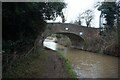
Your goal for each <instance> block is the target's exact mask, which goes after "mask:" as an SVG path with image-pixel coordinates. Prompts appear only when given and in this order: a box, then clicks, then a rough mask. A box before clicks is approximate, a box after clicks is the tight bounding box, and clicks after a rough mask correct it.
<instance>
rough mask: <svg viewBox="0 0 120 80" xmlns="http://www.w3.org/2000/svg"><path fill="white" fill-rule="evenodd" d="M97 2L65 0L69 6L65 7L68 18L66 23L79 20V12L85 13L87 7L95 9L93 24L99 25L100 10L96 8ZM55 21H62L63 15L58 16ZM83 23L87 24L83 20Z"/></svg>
mask: <svg viewBox="0 0 120 80" xmlns="http://www.w3.org/2000/svg"><path fill="white" fill-rule="evenodd" d="M95 2H96V0H65V3H67V8H65V9H63V12H64V15H65V19H66V22H65V23H70V22H71V21H75V20H77V17H78V16H79V14H81V13H83V12H84V11H85V10H87V9H92V10H94V15H95V16H94V20H93V21H92V23H91V26H92V27H99V15H100V11H98V10H97V9H95V8H94V4H95ZM54 22H62V19H61V17H58V18H57V19H56V21H54ZM82 25H84V26H86V24H85V22H82Z"/></svg>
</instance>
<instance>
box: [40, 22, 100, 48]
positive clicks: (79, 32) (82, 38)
mask: <svg viewBox="0 0 120 80" xmlns="http://www.w3.org/2000/svg"><path fill="white" fill-rule="evenodd" d="M52 34H63V35H66V36H68V37H69V38H70V40H71V42H72V46H74V47H76V48H79V49H82V48H83V47H84V45H85V44H86V42H87V41H89V40H92V39H93V38H94V37H96V36H97V35H98V34H99V29H96V28H89V27H85V26H80V25H75V24H70V23H48V24H47V26H46V29H45V31H44V32H43V33H42V35H41V36H40V38H39V40H40V41H39V43H41V42H42V43H43V41H44V39H45V38H47V36H50V35H52ZM41 38H42V39H41ZM41 40H42V41H41Z"/></svg>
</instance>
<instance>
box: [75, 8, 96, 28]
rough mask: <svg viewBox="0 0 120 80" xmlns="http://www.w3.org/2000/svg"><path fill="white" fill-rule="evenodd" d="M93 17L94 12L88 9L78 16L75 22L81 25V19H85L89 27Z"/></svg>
mask: <svg viewBox="0 0 120 80" xmlns="http://www.w3.org/2000/svg"><path fill="white" fill-rule="evenodd" d="M93 18H94V13H93V11H92V10H90V9H88V10H86V11H84V12H83V13H82V14H80V15H79V16H78V20H77V21H75V23H78V24H79V25H81V22H82V19H83V20H85V23H86V26H87V27H91V21H92V20H93Z"/></svg>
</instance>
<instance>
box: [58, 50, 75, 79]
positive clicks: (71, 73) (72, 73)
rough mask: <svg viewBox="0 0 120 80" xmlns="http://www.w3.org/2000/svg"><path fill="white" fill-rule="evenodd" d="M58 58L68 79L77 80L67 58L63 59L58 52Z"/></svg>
mask: <svg viewBox="0 0 120 80" xmlns="http://www.w3.org/2000/svg"><path fill="white" fill-rule="evenodd" d="M58 56H59V57H60V58H61V59H62V60H63V63H64V65H65V69H66V71H67V72H68V74H69V75H70V77H71V78H73V79H74V80H77V75H76V73H75V71H73V67H72V65H71V63H70V62H69V60H68V59H67V58H65V56H64V54H63V53H62V52H58Z"/></svg>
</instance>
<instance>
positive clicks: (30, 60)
mask: <svg viewBox="0 0 120 80" xmlns="http://www.w3.org/2000/svg"><path fill="white" fill-rule="evenodd" d="M66 63H67V65H65V64H66ZM68 65H70V64H68V62H67V61H66V59H65V58H64V59H63V56H60V55H58V54H57V52H56V51H52V50H49V49H38V50H37V53H33V54H30V55H28V56H27V57H25V58H22V59H20V60H18V61H16V62H15V63H14V64H13V65H12V67H11V68H9V69H7V71H6V72H4V73H3V78H73V77H74V78H75V75H73V73H70V72H68V71H71V72H72V68H70V66H68ZM67 68H69V69H67Z"/></svg>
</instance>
